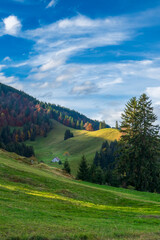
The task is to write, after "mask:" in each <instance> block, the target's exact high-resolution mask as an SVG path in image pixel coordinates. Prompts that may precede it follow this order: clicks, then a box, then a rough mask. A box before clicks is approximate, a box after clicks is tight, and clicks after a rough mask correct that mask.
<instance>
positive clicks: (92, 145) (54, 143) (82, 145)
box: [27, 121, 120, 174]
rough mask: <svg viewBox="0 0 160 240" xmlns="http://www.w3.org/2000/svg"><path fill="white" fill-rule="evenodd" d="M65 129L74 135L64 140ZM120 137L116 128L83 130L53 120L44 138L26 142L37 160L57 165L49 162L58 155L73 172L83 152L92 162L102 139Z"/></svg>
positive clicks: (112, 139) (111, 139) (73, 172)
mask: <svg viewBox="0 0 160 240" xmlns="http://www.w3.org/2000/svg"><path fill="white" fill-rule="evenodd" d="M66 129H70V131H71V132H73V134H74V137H73V138H70V139H67V140H65V141H64V133H65V131H66ZM119 138H120V132H119V131H118V130H117V129H112V128H105V129H101V130H98V131H93V132H89V131H85V130H76V129H72V128H68V127H66V126H64V125H62V124H60V123H58V122H57V121H53V130H52V131H50V132H49V134H48V136H47V137H46V138H43V137H37V138H36V141H35V142H31V141H30V142H27V144H29V145H32V146H33V147H34V150H35V154H36V157H37V159H38V160H39V161H43V162H44V163H46V164H48V165H50V166H56V167H59V164H55V163H54V164H53V163H51V160H52V159H53V158H54V157H59V158H60V159H61V160H62V162H64V161H65V159H66V158H67V159H68V161H69V162H70V165H71V170H72V174H75V173H76V171H77V167H78V165H79V162H80V160H81V157H82V155H83V154H85V156H86V158H87V161H88V162H89V163H92V161H93V158H94V155H95V152H96V151H99V150H100V148H101V145H102V143H103V142H104V141H106V140H107V141H109V142H110V141H114V140H118V139H119Z"/></svg>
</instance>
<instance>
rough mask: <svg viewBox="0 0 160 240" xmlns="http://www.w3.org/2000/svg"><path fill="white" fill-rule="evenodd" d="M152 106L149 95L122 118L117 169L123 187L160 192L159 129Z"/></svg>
mask: <svg viewBox="0 0 160 240" xmlns="http://www.w3.org/2000/svg"><path fill="white" fill-rule="evenodd" d="M156 119H157V117H156V115H155V114H154V113H153V107H152V102H151V101H150V100H149V98H148V97H147V95H146V94H142V95H141V96H140V98H139V99H138V100H137V99H136V98H132V99H131V100H130V101H129V102H128V103H127V104H126V108H125V110H124V113H123V114H122V124H121V132H122V136H121V140H120V147H119V157H118V159H117V160H118V163H117V169H118V171H119V174H120V175H121V181H122V185H123V186H127V185H132V186H134V187H135V188H136V189H137V190H142V191H151V192H153V191H159V190H160V189H158V181H159V180H160V178H159V166H158V164H159V162H158V157H159V150H160V148H159V143H160V139H159V126H157V125H154V122H155V121H156Z"/></svg>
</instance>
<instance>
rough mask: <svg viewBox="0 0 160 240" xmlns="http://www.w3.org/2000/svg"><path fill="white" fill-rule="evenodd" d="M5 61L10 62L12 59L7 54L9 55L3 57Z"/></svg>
mask: <svg viewBox="0 0 160 240" xmlns="http://www.w3.org/2000/svg"><path fill="white" fill-rule="evenodd" d="M3 61H4V62H5V61H9V62H10V61H12V59H11V58H10V57H8V56H7V57H5V58H4V59H3Z"/></svg>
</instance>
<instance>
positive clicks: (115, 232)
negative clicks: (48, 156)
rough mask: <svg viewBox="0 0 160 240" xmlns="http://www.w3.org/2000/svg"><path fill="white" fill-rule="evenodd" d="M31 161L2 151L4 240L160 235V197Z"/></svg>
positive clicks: (118, 239)
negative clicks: (81, 178)
mask: <svg viewBox="0 0 160 240" xmlns="http://www.w3.org/2000/svg"><path fill="white" fill-rule="evenodd" d="M24 162H26V163H24ZM29 163H30V161H29V160H28V159H25V158H23V157H19V156H17V155H16V154H13V153H7V152H5V151H2V150H0V239H1V240H6V239H7V240H29V239H30V240H62V239H65V240H74V239H75V240H80V239H81V240H87V239H91V240H104V239H108V240H111V239H112V240H113V239H115V240H125V239H132V240H133V239H141V240H159V239H160V195H158V194H152V193H145V192H144V193H143V192H137V191H133V190H132V191H131V190H125V189H121V188H113V187H109V186H99V185H96V184H91V183H85V182H81V181H75V180H74V179H71V178H69V177H68V176H63V174H62V172H61V170H58V169H55V168H51V167H49V166H45V165H44V164H39V165H38V164H35V165H30V164H29Z"/></svg>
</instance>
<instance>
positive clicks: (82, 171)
mask: <svg viewBox="0 0 160 240" xmlns="http://www.w3.org/2000/svg"><path fill="white" fill-rule="evenodd" d="M77 179H81V180H83V181H88V180H89V168H88V164H87V162H86V158H85V156H84V155H83V156H82V160H81V162H80V165H79V169H78V172H77Z"/></svg>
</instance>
